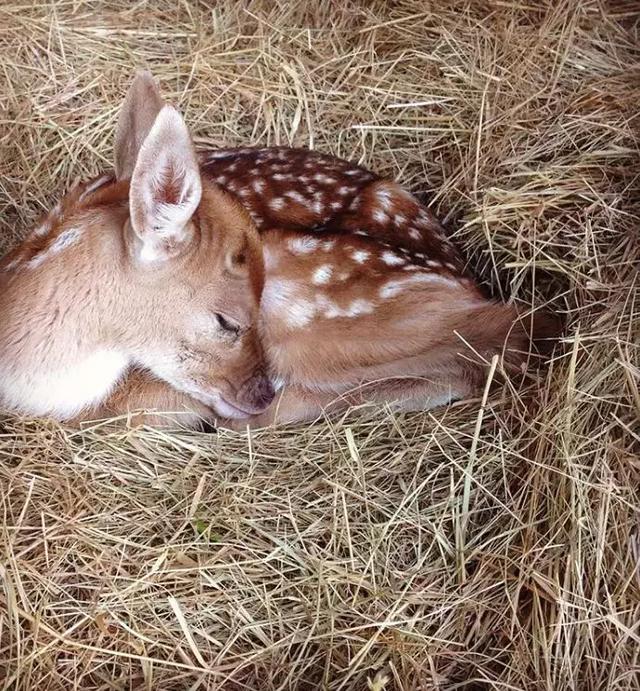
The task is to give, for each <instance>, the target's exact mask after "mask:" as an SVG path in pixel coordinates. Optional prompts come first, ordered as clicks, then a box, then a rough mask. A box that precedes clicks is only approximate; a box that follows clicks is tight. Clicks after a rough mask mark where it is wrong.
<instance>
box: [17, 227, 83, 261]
mask: <svg viewBox="0 0 640 691" xmlns="http://www.w3.org/2000/svg"><path fill="white" fill-rule="evenodd" d="M80 235H81V233H80V229H79V228H68V229H67V230H64V231H62V233H60V235H58V237H57V238H56V239H55V240H54V241H53V242H52V243H51V244H50V245H49V247H47V248H46V249H45V250H43V251H42V252H40V253H39V254H36V255H35V257H33V259H31V260H30V261H28V262H27V264H26V266H27V268H29V269H35V268H36V267H38V266H40V265H41V264H42V263H43V262H44V261H46V260H47V259H49V258H50V257H51V256H52V255H54V254H58V253H60V252H62V250H64V249H66V248H67V247H71V246H72V245H75V244H76V243H77V242H78V240H80Z"/></svg>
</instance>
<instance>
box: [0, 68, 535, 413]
mask: <svg viewBox="0 0 640 691" xmlns="http://www.w3.org/2000/svg"><path fill="white" fill-rule="evenodd" d="M185 132H186V131H185V129H184V124H183V123H181V121H180V120H179V116H178V115H177V113H176V112H175V111H172V110H170V109H168V108H167V107H164V108H163V107H162V104H161V101H160V99H159V96H158V95H157V92H156V91H155V87H154V86H153V83H152V81H151V80H150V78H149V77H147V76H142V77H139V78H138V79H137V81H136V83H135V84H134V86H133V87H132V90H131V91H130V93H129V96H128V98H127V101H126V102H125V106H124V108H123V114H122V116H121V120H120V127H119V134H118V139H117V144H116V174H115V177H108V176H105V177H103V178H100V179H98V180H96V181H93V182H92V183H90V184H88V185H85V186H80V187H79V188H77V189H76V190H74V191H72V193H70V194H69V195H67V197H66V198H65V200H64V201H63V203H62V205H61V206H60V207H59V208H57V209H55V210H54V211H53V212H52V213H51V214H50V215H49V217H48V219H47V220H46V221H45V222H44V224H43V225H41V226H40V227H39V229H37V230H36V231H34V233H32V234H31V236H29V238H27V240H26V241H25V242H24V243H23V244H22V245H20V246H19V247H18V248H16V250H14V251H13V252H12V253H10V255H8V256H7V257H5V259H4V260H3V261H2V262H0V289H1V292H0V313H2V314H3V317H2V319H3V320H4V322H3V324H2V327H3V328H2V332H1V333H0V401H2V403H3V404H4V405H6V406H8V407H11V408H14V409H16V410H19V411H23V412H25V413H29V414H36V415H52V416H54V417H58V418H60V419H67V420H68V419H89V418H93V417H97V416H100V415H105V414H119V413H123V412H126V411H129V410H134V409H159V410H168V411H178V412H180V411H185V412H186V414H185V415H184V416H183V417H182V418H181V419H182V420H183V422H184V424H188V425H190V424H195V423H196V421H197V420H198V419H201V418H204V419H205V420H206V419H212V418H217V419H220V418H221V417H222V418H226V419H227V421H229V420H231V419H236V420H237V421H239V422H236V423H235V424H240V425H244V424H246V423H247V422H249V423H252V424H256V425H260V424H267V423H269V422H272V421H273V420H276V419H277V420H280V421H283V422H293V421H302V420H309V419H313V418H315V417H316V416H317V415H318V414H319V413H320V412H321V411H322V410H323V409H327V408H331V407H332V406H333V408H338V407H341V406H346V405H349V404H352V403H358V402H360V401H388V402H393V403H394V404H395V405H398V406H399V407H400V408H401V409H405V410H410V409H421V408H427V407H433V406H434V405H438V404H441V403H444V402H447V401H449V400H451V399H453V398H459V397H464V396H466V395H469V394H470V393H472V392H473V391H474V390H475V389H476V388H477V386H478V385H479V383H480V382H481V380H482V377H483V368H482V362H481V361H482V359H483V358H487V357H489V356H491V355H492V354H494V353H500V352H501V351H502V349H503V347H504V346H505V344H506V347H507V348H508V349H509V350H510V354H509V357H508V358H506V359H507V360H508V361H509V362H510V363H512V364H515V365H519V364H520V363H521V362H524V360H525V358H526V354H524V353H523V352H519V351H525V350H526V349H527V346H528V343H529V338H528V335H527V334H526V331H525V330H524V328H523V327H522V326H521V325H520V324H519V323H518V322H517V321H516V319H517V314H516V312H515V310H514V309H513V308H512V307H509V306H506V305H503V304H496V303H493V302H490V301H488V300H487V299H486V298H485V297H483V295H482V294H481V293H480V291H479V290H478V288H477V286H476V285H475V283H474V282H473V280H472V279H471V278H470V277H469V276H468V275H466V274H465V272H464V268H463V262H462V260H461V257H460V255H459V254H458V252H457V250H456V249H455V247H454V246H453V245H452V244H451V243H450V242H449V241H448V240H447V239H446V238H445V237H444V235H443V233H442V229H441V227H440V225H439V224H438V222H437V221H436V220H435V219H434V217H433V216H432V215H431V214H430V212H429V211H428V210H426V209H425V208H424V207H423V206H422V205H420V204H419V203H418V202H417V200H415V199H414V198H413V197H412V196H411V195H409V194H408V193H407V192H405V191H404V190H402V189H401V188H400V187H399V186H398V185H396V184H395V183H393V182H390V181H385V180H381V179H379V178H378V177H377V176H376V175H375V174H373V173H371V172H369V171H366V170H363V169H362V168H360V167H358V166H355V165H353V164H351V163H348V162H346V161H341V160H339V159H335V158H331V157H328V156H323V155H321V154H317V153H314V152H310V151H306V150H295V149H282V148H270V149H235V150H224V151H215V152H208V153H206V152H205V153H203V154H200V160H199V161H196V159H195V155H194V154H193V149H192V146H191V144H190V142H189V141H188V136H187V135H186V134H185ZM129 179H131V183H129ZM465 344H468V345H470V346H471V347H472V348H473V350H471V349H469V348H468V345H465ZM465 350H466V357H465V356H461V355H460V352H462V351H465ZM474 357H475V358H476V361H473V358H474ZM478 358H479V360H480V362H478ZM274 388H275V389H276V390H277V391H278V392H279V395H278V396H276V398H275V400H273V401H272V399H273V397H274Z"/></svg>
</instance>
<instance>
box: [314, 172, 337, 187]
mask: <svg viewBox="0 0 640 691" xmlns="http://www.w3.org/2000/svg"><path fill="white" fill-rule="evenodd" d="M313 177H314V179H315V181H316V182H320V183H322V184H325V185H335V184H336V179H335V178H332V177H330V176H329V175H325V174H324V173H316V174H315V175H314V176H313Z"/></svg>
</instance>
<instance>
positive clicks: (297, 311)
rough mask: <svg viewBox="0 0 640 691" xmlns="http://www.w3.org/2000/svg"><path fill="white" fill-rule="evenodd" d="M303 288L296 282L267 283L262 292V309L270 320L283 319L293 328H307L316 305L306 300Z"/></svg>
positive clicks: (279, 281) (278, 281)
mask: <svg viewBox="0 0 640 691" xmlns="http://www.w3.org/2000/svg"><path fill="white" fill-rule="evenodd" d="M303 294H304V293H303V288H302V286H300V284H298V283H296V282H295V281H287V280H276V281H267V282H266V284H265V287H264V291H263V292H262V302H261V309H262V312H263V314H264V315H265V316H266V317H268V318H269V319H274V318H275V319H281V320H283V321H284V322H285V323H286V324H287V325H288V326H290V327H292V328H300V327H303V326H306V325H307V324H308V323H309V322H310V321H311V320H312V319H313V317H314V315H315V305H314V304H313V302H311V301H309V300H307V299H305V298H304V297H302V296H303Z"/></svg>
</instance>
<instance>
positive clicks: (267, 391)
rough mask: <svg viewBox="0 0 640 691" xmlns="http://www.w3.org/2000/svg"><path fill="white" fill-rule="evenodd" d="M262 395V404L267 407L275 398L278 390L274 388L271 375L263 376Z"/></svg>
mask: <svg viewBox="0 0 640 691" xmlns="http://www.w3.org/2000/svg"><path fill="white" fill-rule="evenodd" d="M260 395H261V398H262V405H264V407H265V408H266V407H267V406H268V405H269V404H270V403H271V401H273V399H274V398H275V395H276V391H275V389H274V388H273V384H272V383H271V380H270V379H269V377H263V379H262V384H261V386H260Z"/></svg>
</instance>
